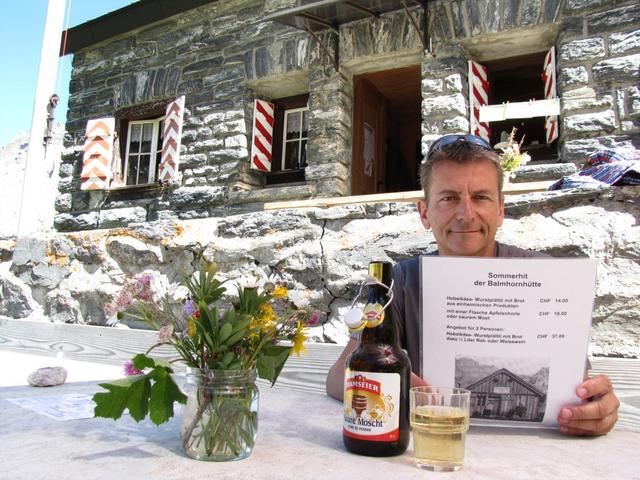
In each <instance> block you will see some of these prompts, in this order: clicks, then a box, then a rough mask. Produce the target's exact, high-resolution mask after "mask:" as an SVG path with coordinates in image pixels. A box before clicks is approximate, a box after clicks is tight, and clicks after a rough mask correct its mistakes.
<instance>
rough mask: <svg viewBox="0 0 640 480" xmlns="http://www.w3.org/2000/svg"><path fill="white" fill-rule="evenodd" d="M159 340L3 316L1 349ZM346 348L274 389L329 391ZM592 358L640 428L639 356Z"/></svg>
mask: <svg viewBox="0 0 640 480" xmlns="http://www.w3.org/2000/svg"><path fill="white" fill-rule="evenodd" d="M156 338H157V333H156V332H153V331H149V330H134V329H122V328H109V327H95V326H86V325H70V324H60V323H49V322H34V321H26V320H12V319H0V350H8V351H13V352H17V353H27V354H33V355H46V356H52V357H55V356H57V357H60V356H63V357H64V358H68V359H71V360H82V361H88V362H95V363H105V364H113V365H122V364H124V362H126V361H128V360H130V359H131V357H132V356H133V355H135V354H136V353H140V352H144V351H145V350H146V349H148V348H149V347H150V346H152V345H153V344H154V343H155V341H156ZM342 348H343V347H342V346H341V345H335V344H324V343H310V344H307V353H306V354H305V355H303V356H302V357H301V358H298V357H297V356H295V355H294V356H292V357H291V358H290V359H289V361H288V362H287V364H286V365H285V368H284V369H283V371H282V374H281V375H280V378H279V379H278V383H277V384H276V386H275V387H274V388H278V389H293V390H300V391H305V392H311V393H318V394H324V393H325V387H324V384H325V378H326V376H327V372H328V371H329V368H330V367H331V365H333V363H334V362H335V360H336V359H337V358H338V356H339V355H340V353H341V352H342ZM153 355H154V356H156V357H162V358H175V354H174V353H173V352H172V349H171V348H170V347H166V346H163V347H159V348H156V349H155V350H154V352H153ZM590 362H591V369H590V371H589V374H590V375H597V374H605V375H608V376H609V377H610V378H611V380H612V382H613V384H614V387H615V390H616V394H617V395H618V397H619V398H620V401H621V403H622V405H621V407H620V421H619V422H618V426H619V427H629V428H633V429H635V430H636V431H638V430H640V359H624V358H606V357H593V358H590ZM3 368H6V367H4V366H3ZM260 382H261V384H263V385H266V382H262V381H260Z"/></svg>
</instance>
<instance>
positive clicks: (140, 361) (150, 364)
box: [131, 353, 156, 370]
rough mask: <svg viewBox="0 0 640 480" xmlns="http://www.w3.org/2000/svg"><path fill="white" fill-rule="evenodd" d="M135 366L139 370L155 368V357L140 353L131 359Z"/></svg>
mask: <svg viewBox="0 0 640 480" xmlns="http://www.w3.org/2000/svg"><path fill="white" fill-rule="evenodd" d="M131 363H132V364H133V368H135V369H137V370H144V369H145V368H154V367H155V366H156V363H155V361H154V359H153V358H151V357H147V356H146V355H145V354H144V353H139V354H138V355H136V356H135V357H133V359H131Z"/></svg>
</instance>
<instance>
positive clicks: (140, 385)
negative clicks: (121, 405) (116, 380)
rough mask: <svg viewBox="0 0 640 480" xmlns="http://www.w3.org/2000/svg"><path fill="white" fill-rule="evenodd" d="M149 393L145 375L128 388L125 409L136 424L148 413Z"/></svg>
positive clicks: (149, 389)
mask: <svg viewBox="0 0 640 480" xmlns="http://www.w3.org/2000/svg"><path fill="white" fill-rule="evenodd" d="M150 391H151V382H149V378H148V377H147V376H146V375H145V376H144V378H143V379H141V380H140V381H138V382H134V383H132V384H131V386H130V387H129V392H128V398H127V409H129V413H130V414H131V418H133V419H134V420H135V421H136V422H139V421H140V420H143V419H144V417H146V416H147V412H148V411H149V393H150Z"/></svg>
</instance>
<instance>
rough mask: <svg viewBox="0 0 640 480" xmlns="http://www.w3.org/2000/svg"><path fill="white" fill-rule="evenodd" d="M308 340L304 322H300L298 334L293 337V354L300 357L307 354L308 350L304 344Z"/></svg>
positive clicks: (297, 329)
mask: <svg viewBox="0 0 640 480" xmlns="http://www.w3.org/2000/svg"><path fill="white" fill-rule="evenodd" d="M305 340H307V336H306V335H305V329H304V327H303V325H302V322H298V325H297V326H296V333H295V334H294V336H293V346H292V347H291V354H293V353H295V354H296V355H298V356H300V354H301V353H305V352H306V351H307V348H306V347H305V346H304V342H305Z"/></svg>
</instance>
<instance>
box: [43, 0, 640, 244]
mask: <svg viewBox="0 0 640 480" xmlns="http://www.w3.org/2000/svg"><path fill="white" fill-rule="evenodd" d="M167 9H169V10H167ZM171 9H173V10H171ZM66 45H67V46H66V51H65V53H66V54H71V53H72V54H73V71H72V77H71V83H70V99H69V111H68V117H67V124H66V128H67V132H68V135H67V137H66V140H65V147H66V148H65V150H64V152H63V155H62V164H61V168H60V176H61V180H60V184H59V191H60V194H59V196H58V197H57V200H56V210H57V215H56V217H55V227H56V229H57V230H59V231H77V230H86V229H95V228H112V227H119V226H126V225H128V224H132V223H139V222H145V221H152V220H171V219H182V220H186V219H195V218H205V217H216V216H224V215H228V214H230V213H233V212H236V213H239V212H244V211H250V210H252V209H255V208H258V207H260V206H261V205H262V204H263V203H264V202H268V201H273V200H287V199H305V198H314V197H315V198H318V197H334V196H347V195H356V194H373V193H385V192H401V191H409V190H416V189H417V183H416V182H415V180H414V179H415V178H416V177H417V173H416V171H417V166H418V164H419V162H420V161H421V156H422V154H423V153H424V152H425V150H426V149H427V148H428V145H429V144H430V142H431V141H433V139H434V138H435V137H437V136H438V135H441V134H444V133H463V132H469V131H470V129H471V130H473V131H475V132H479V134H481V135H485V136H486V137H487V138H488V139H489V140H490V141H491V142H492V143H493V144H495V143H497V142H498V141H500V138H501V135H502V137H504V135H505V133H508V132H510V131H511V129H512V127H514V126H515V127H517V129H518V131H517V133H516V136H517V137H518V138H520V137H521V135H523V134H524V135H525V142H524V143H525V145H526V146H527V149H528V150H529V151H530V153H531V155H532V157H533V163H534V164H535V163H538V164H548V163H555V162H566V163H575V164H580V163H581V162H583V161H584V159H585V157H586V156H587V155H589V154H590V153H593V152H594V151H596V150H597V149H599V148H601V147H615V146H626V147H629V146H632V147H637V145H638V144H639V143H640V119H639V116H640V89H639V87H638V71H639V66H640V5H638V3H637V2H636V1H634V0H477V1H476V0H435V1H423V3H422V4H419V3H415V4H413V3H411V2H403V1H401V0H357V1H356V2H339V1H335V2H334V1H327V0H325V1H318V2H308V1H300V0H219V1H212V0H190V1H181V2H172V3H171V5H170V6H167V4H166V2H160V1H159V0H141V1H139V2H137V3H134V4H132V5H129V6H127V7H125V8H123V9H121V10H118V11H115V12H111V13H110V14H108V15H105V16H103V17H100V18H98V19H95V20H92V21H89V22H87V23H85V24H82V25H79V26H77V27H74V28H72V29H70V30H69V31H68V37H67V43H66ZM543 73H544V74H543ZM271 109H273V112H271ZM556 114H557V115H556ZM487 118H490V119H491V121H486V119H487ZM165 126H168V128H165ZM556 136H557V138H556ZM85 143H86V144H87V145H89V148H88V153H87V154H84V156H85V157H87V158H85V159H84V166H83V148H84V145H85ZM269 160H270V163H271V167H270V171H268V172H265V171H263V170H261V169H260V168H252V167H262V168H265V166H267V165H268V163H269Z"/></svg>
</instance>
